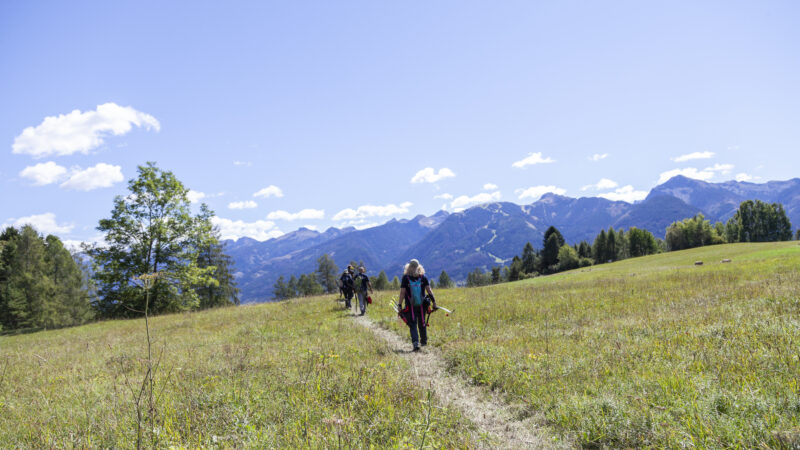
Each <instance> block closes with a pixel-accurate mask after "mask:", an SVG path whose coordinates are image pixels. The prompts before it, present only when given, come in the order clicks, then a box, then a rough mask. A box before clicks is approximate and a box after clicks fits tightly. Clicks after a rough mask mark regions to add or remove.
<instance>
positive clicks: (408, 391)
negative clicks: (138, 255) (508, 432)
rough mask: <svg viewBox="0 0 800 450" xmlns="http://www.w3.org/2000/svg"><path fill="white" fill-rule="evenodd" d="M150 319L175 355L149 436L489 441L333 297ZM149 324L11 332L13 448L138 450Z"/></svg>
mask: <svg viewBox="0 0 800 450" xmlns="http://www.w3.org/2000/svg"><path fill="white" fill-rule="evenodd" d="M149 327H150V333H151V335H152V341H153V346H154V349H156V351H157V352H159V353H160V352H162V351H163V356H162V357H161V362H160V364H161V366H160V370H158V371H157V372H152V373H153V378H154V379H153V385H154V386H155V395H156V398H155V399H154V403H155V407H154V410H155V419H154V420H153V422H152V424H151V423H150V422H149V420H148V421H144V423H145V424H147V426H148V429H147V430H145V436H146V437H147V439H145V440H144V442H145V443H147V444H148V445H151V444H154V446H156V447H169V446H173V445H174V446H183V447H199V446H206V447H207V446H211V447H257V448H263V447H271V448H276V447H277V448H319V447H326V448H339V447H357V448H362V447H387V446H388V447H415V448H418V447H420V446H421V445H422V444H424V445H425V446H426V447H428V446H430V447H446V448H456V447H457V448H463V447H466V448H469V447H474V446H475V445H476V442H475V441H474V440H473V437H472V435H471V433H470V431H471V430H472V429H473V426H472V425H471V424H470V423H468V422H467V421H466V420H465V419H463V418H462V417H461V416H460V415H459V414H458V413H457V412H455V411H453V410H451V409H448V408H446V407H444V406H443V405H440V404H438V403H437V402H436V399H435V397H429V396H428V395H427V394H426V392H425V390H424V389H420V388H418V387H416V386H414V385H413V384H412V383H411V374H410V373H409V368H408V367H407V365H406V363H405V360H404V359H403V358H402V357H401V356H400V355H397V354H395V353H394V352H392V351H391V350H390V349H389V348H388V347H387V346H386V344H385V343H383V342H380V341H377V340H376V338H375V337H374V335H372V334H371V333H370V332H369V331H367V330H365V329H364V328H363V327H361V326H358V325H357V324H355V323H353V321H352V320H350V319H349V318H348V317H346V315H345V313H344V312H342V311H341V308H340V307H338V306H335V302H333V301H332V300H331V299H330V298H311V299H302V300H294V301H288V302H284V303H280V304H270V305H259V306H244V307H237V308H225V309H219V310H213V311H205V312H198V313H187V314H182V315H171V316H161V317H155V318H150V320H149ZM144 333H145V328H144V323H143V321H142V320H127V321H110V322H103V323H96V324H92V325H88V326H83V327H77V328H71V329H65V330H57V331H47V332H41V333H35V334H30V335H22V336H13V337H2V338H0V364H2V367H0V443H2V446H3V447H6V448H9V447H33V448H46V447H121V448H131V447H134V446H135V445H136V442H137V412H136V407H135V402H134V398H133V397H132V396H133V395H134V393H135V392H131V390H129V389H128V387H127V384H126V380H136V379H138V380H141V379H142V376H143V372H142V371H143V367H147V365H148V364H147V363H146V361H147V344H146V340H145V339H144V337H143V336H144ZM143 363H144V366H143ZM148 382H149V381H148ZM150 427H152V428H150ZM151 439H152V441H151Z"/></svg>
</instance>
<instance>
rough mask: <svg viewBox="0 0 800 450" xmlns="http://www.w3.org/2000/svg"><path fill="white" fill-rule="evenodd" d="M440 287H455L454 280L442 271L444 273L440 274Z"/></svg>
mask: <svg viewBox="0 0 800 450" xmlns="http://www.w3.org/2000/svg"><path fill="white" fill-rule="evenodd" d="M439 287H440V288H442V289H449V288H451V287H453V280H451V279H450V275H448V274H447V272H445V271H444V270H442V273H440V274H439Z"/></svg>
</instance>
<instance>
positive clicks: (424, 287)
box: [399, 259, 436, 352]
mask: <svg viewBox="0 0 800 450" xmlns="http://www.w3.org/2000/svg"><path fill="white" fill-rule="evenodd" d="M426 293H427V297H428V298H430V299H431V301H432V302H433V305H431V306H432V307H433V309H436V300H435V299H434V298H433V291H432V290H431V284H430V283H429V282H428V278H427V277H426V276H425V268H423V267H422V265H421V264H420V263H419V261H417V260H416V259H412V260H411V261H409V263H408V264H406V266H405V269H404V270H403V280H402V281H401V282H400V302H401V304H400V305H399V307H400V308H402V302H403V301H405V305H406V306H405V308H404V309H402V313H403V314H404V317H405V320H406V324H408V327H409V328H410V331H411V344H412V345H413V346H414V351H415V352H416V351H419V349H420V346H425V345H428V324H427V323H426V322H425V313H426V312H427V308H428V306H429V305H428V304H427V302H426Z"/></svg>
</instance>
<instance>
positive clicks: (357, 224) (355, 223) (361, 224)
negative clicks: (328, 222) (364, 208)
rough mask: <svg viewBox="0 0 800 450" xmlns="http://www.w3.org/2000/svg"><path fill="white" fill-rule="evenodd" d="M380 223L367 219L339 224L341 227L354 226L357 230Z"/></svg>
mask: <svg viewBox="0 0 800 450" xmlns="http://www.w3.org/2000/svg"><path fill="white" fill-rule="evenodd" d="M378 225H380V224H379V223H378V222H367V221H366V220H351V221H349V222H344V223H341V224H339V226H340V227H341V228H346V227H353V228H355V229H356V230H365V229H367V228H372V227H377V226H378Z"/></svg>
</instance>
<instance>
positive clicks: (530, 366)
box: [0, 242, 800, 448]
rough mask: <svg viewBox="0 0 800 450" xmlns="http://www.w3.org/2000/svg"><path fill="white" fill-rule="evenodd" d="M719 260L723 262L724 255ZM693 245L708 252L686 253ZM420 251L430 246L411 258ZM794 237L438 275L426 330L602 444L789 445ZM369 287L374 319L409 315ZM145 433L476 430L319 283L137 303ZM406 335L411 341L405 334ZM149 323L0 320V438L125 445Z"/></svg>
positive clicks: (795, 332)
mask: <svg viewBox="0 0 800 450" xmlns="http://www.w3.org/2000/svg"><path fill="white" fill-rule="evenodd" d="M723 259H731V260H732V261H731V262H729V263H722V262H721V260H723ZM695 261H703V265H701V266H697V265H695ZM423 263H424V261H423ZM798 267H800V246H798V245H797V243H796V242H785V243H767V244H731V245H721V246H714V247H706V248H700V249H693V250H687V251H681V252H672V253H666V254H661V255H654V256H648V257H643V258H635V259H628V260H625V261H621V262H618V263H614V264H606V265H600V266H594V267H590V268H584V269H578V270H575V271H571V272H564V273H560V274H557V275H553V276H548V277H540V278H534V279H529V280H525V281H521V282H517V283H508V284H501V285H495V286H489V287H484V288H477V289H451V290H439V291H437V299H438V300H439V303H440V304H441V305H443V306H446V307H448V308H452V309H455V313H454V314H452V315H451V316H450V317H445V316H444V315H443V314H441V313H439V312H437V313H436V314H434V315H433V318H432V325H431V328H430V336H431V341H430V342H431V346H432V347H434V349H435V350H434V351H435V352H436V353H437V354H440V355H441V356H442V357H443V358H444V359H445V360H446V362H447V364H448V367H450V370H451V371H452V372H453V373H456V374H460V375H463V376H465V377H467V378H468V379H469V380H471V382H472V383H474V384H477V385H484V386H486V387H487V390H488V389H491V390H493V391H495V392H497V393H499V394H500V395H501V397H502V398H504V399H505V400H506V401H507V402H509V403H515V404H522V405H523V407H522V408H521V409H520V410H519V416H520V418H523V417H541V419H540V422H541V425H542V426H543V427H545V428H548V429H549V430H551V432H552V434H554V435H556V436H558V435H561V437H562V438H563V440H564V441H566V442H577V443H578V444H580V445H583V446H590V447H594V446H599V447H679V446H697V447H730V446H738V447H759V446H771V447H776V446H782V445H784V446H791V445H793V444H794V445H797V444H798V442H800V438H798V436H800V375H798V374H800V361H799V360H798V348H800V347H799V346H798V343H800V272H798ZM392 296H396V293H394V292H391V293H390V292H385V293H381V294H377V295H376V296H375V303H374V304H373V307H372V308H371V309H370V310H369V312H368V316H369V317H371V318H372V319H373V320H375V321H376V322H378V323H379V324H381V325H383V326H385V327H387V328H389V329H391V330H396V331H397V332H398V333H400V334H401V335H402V336H406V335H407V333H408V330H407V328H406V327H405V326H404V325H402V323H400V322H399V321H398V319H397V318H396V317H395V316H394V314H393V313H392V312H391V311H390V309H389V308H388V306H387V304H388V301H389V299H390V298H391V297H392ZM150 331H151V334H152V342H153V348H152V350H153V351H152V353H153V355H154V356H153V360H154V361H157V362H159V365H158V368H157V370H156V372H155V377H154V382H155V386H154V408H153V412H154V416H155V421H154V423H153V424H152V425H150V424H148V423H147V419H146V418H147V417H148V415H149V412H150V409H149V405H148V398H147V396H146V395H145V396H144V397H143V399H142V401H141V402H140V403H139V405H140V411H141V413H142V417H143V419H142V436H143V440H144V441H145V443H147V444H148V445H149V444H151V443H153V442H155V444H156V445H157V446H159V447H169V446H171V445H175V446H186V447H197V446H212V447H213V446H219V447H292V448H297V447H314V448H318V447H339V446H350V447H370V446H372V447H387V446H388V447H419V446H421V445H423V444H424V445H425V446H426V447H427V446H433V447H443V448H464V447H467V448H469V447H478V446H481V445H486V442H485V440H484V439H485V437H483V436H481V435H480V433H478V432H476V429H475V425H473V424H472V423H470V422H469V421H468V420H467V419H465V418H464V417H463V416H462V414H461V413H460V412H459V411H457V410H455V409H452V408H451V407H449V406H448V405H444V404H440V403H438V402H437V400H436V397H431V396H429V395H428V392H427V391H426V389H425V387H421V386H415V385H413V384H412V383H411V382H410V381H409V380H410V379H411V378H412V377H411V370H410V368H409V366H408V364H407V359H406V358H408V357H413V356H414V355H408V356H406V355H403V354H398V353H396V352H395V351H393V350H392V349H391V348H390V347H388V346H387V344H386V343H385V342H383V341H380V340H379V339H378V338H377V337H376V335H374V334H372V333H371V332H370V331H369V330H368V329H366V328H364V327H362V326H360V325H358V324H356V323H355V322H354V321H353V320H352V319H351V318H350V317H348V314H347V313H345V312H343V311H342V310H341V308H340V307H339V306H338V304H337V303H336V302H334V301H333V298H332V297H330V296H328V297H323V298H309V299H298V300H294V301H288V302H282V303H277V304H264V305H256V306H243V307H231V308H224V309H218V310H211V311H205V312H198V313H187V314H179V315H170V316H161V317H156V318H153V319H151V320H150ZM409 347H410V345H409ZM146 355H147V346H146V339H145V328H144V321H143V320H127V321H109V322H102V323H96V324H92V325H88V326H83V327H76V328H71V329H64V330H56V331H47V332H40V333H34V334H29V335H19V336H5V337H0V442H2V443H3V445H4V446H7V447H73V446H75V447H132V446H135V445H136V440H137V413H136V403H135V401H134V399H135V397H136V395H137V394H138V393H139V392H141V386H142V381H143V379H144V378H143V377H144V374H145V373H146V367H147V360H146Z"/></svg>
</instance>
